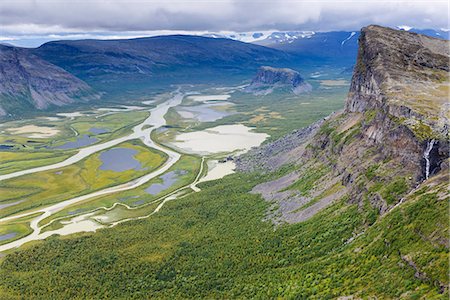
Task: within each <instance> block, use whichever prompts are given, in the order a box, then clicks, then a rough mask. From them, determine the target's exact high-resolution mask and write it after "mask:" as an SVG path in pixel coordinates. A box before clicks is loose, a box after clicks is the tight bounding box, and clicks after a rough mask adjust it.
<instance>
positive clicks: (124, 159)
mask: <svg viewBox="0 0 450 300" xmlns="http://www.w3.org/2000/svg"><path fill="white" fill-rule="evenodd" d="M136 154H138V151H137V150H134V149H130V148H113V149H109V150H106V151H104V152H102V153H101V154H100V160H101V161H102V165H101V166H100V170H104V171H114V172H123V171H128V170H135V171H139V170H142V165H141V162H140V161H138V160H136V159H135V158H134V156H135V155H136Z"/></svg>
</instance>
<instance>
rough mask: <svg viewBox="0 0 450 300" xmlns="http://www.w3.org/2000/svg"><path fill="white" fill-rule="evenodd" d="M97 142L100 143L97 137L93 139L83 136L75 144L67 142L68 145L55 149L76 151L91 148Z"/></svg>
mask: <svg viewBox="0 0 450 300" xmlns="http://www.w3.org/2000/svg"><path fill="white" fill-rule="evenodd" d="M97 141H98V139H96V138H95V137H91V136H89V135H83V136H81V137H79V138H78V139H77V140H76V141H74V142H67V143H65V144H63V145H61V146H58V147H55V148H56V149H75V148H81V147H85V146H89V145H91V144H93V143H95V142H97Z"/></svg>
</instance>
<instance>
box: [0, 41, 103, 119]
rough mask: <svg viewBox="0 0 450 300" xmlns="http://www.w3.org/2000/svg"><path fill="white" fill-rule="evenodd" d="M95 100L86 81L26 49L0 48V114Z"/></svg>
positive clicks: (1, 46) (95, 95)
mask: <svg viewBox="0 0 450 300" xmlns="http://www.w3.org/2000/svg"><path fill="white" fill-rule="evenodd" d="M97 97H98V95H97V94H95V93H94V91H93V90H92V89H91V88H90V87H89V86H88V85H87V84H86V83H85V82H83V81H82V80H80V79H78V78H76V77H75V76H73V75H71V74H70V73H68V72H66V71H64V70H63V69H61V68H59V67H57V66H55V65H53V64H51V63H49V62H47V61H45V60H42V59H41V58H39V57H37V56H35V55H33V54H31V53H29V51H28V49H22V48H16V47H9V46H3V45H0V115H6V114H7V113H12V114H14V113H16V112H19V111H24V110H27V109H36V108H37V109H46V108H48V107H49V106H52V105H55V106H62V105H67V104H70V103H73V102H75V101H86V100H91V99H96V98H97Z"/></svg>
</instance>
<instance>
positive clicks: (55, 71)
mask: <svg viewBox="0 0 450 300" xmlns="http://www.w3.org/2000/svg"><path fill="white" fill-rule="evenodd" d="M405 29H407V30H409V31H410V32H418V33H422V34H426V35H430V36H433V37H440V38H445V39H448V38H449V32H447V31H442V30H416V29H411V28H409V27H405ZM358 37H359V32H356V31H354V32H347V31H336V32H312V31H285V32H278V31H272V32H244V33H229V34H208V36H207V37H205V36H190V35H170V36H155V37H148V38H137V39H122V40H74V41H69V40H64V41H54V42H48V43H45V44H43V45H42V46H40V47H38V48H35V49H25V48H19V47H13V46H6V45H1V48H0V59H1V61H0V84H1V85H0V115H3V116H5V115H11V116H14V112H17V111H20V112H23V111H26V110H30V109H32V108H37V109H46V108H49V107H50V108H51V107H54V106H60V105H66V104H71V103H77V102H79V101H86V100H91V99H98V98H99V95H100V94H102V93H105V94H106V95H107V96H108V98H111V97H119V98H120V97H122V96H123V95H128V94H126V93H127V92H130V91H132V92H133V93H139V91H140V92H141V94H142V93H145V92H148V91H149V90H151V89H152V88H161V87H164V86H169V85H170V84H177V83H178V84H179V83H192V84H193V83H206V82H208V83H211V82H221V83H228V82H234V83H236V82H238V81H240V80H245V79H247V78H248V77H249V76H251V75H252V74H254V73H255V72H256V70H257V69H258V68H259V67H260V66H263V65H270V66H273V67H284V68H285V67H290V68H295V69H304V68H305V67H306V66H308V65H312V64H314V65H316V66H318V65H323V64H328V65H333V66H336V67H341V68H343V69H344V71H345V70H347V71H345V72H346V73H350V72H351V70H352V66H353V64H354V62H355V60H356V53H357V49H358V42H357V41H358Z"/></svg>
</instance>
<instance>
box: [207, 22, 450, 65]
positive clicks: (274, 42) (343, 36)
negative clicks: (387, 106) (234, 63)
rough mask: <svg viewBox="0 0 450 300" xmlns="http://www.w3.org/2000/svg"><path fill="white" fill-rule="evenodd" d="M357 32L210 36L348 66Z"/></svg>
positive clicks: (435, 33) (434, 33)
mask: <svg viewBox="0 0 450 300" xmlns="http://www.w3.org/2000/svg"><path fill="white" fill-rule="evenodd" d="M397 29H400V30H404V31H409V32H414V33H420V34H424V35H428V36H431V37H435V38H441V39H446V40H448V39H450V31H445V30H439V29H416V28H411V27H409V26H399V27H398V28H397ZM359 35H360V33H359V31H329V32H314V31H263V32H242V33H239V32H238V33H228V34H225V35H224V34H209V35H208V36H210V37H222V38H229V39H234V40H240V41H245V42H248V43H254V44H257V45H262V46H266V47H270V48H273V49H277V50H281V51H284V52H286V53H289V54H292V55H295V56H297V61H299V62H300V65H297V66H300V67H301V64H302V63H309V62H311V61H315V62H320V63H331V64H334V65H338V66H343V67H349V65H352V64H353V63H354V62H355V60H356V53H357V50H358V38H359Z"/></svg>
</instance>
